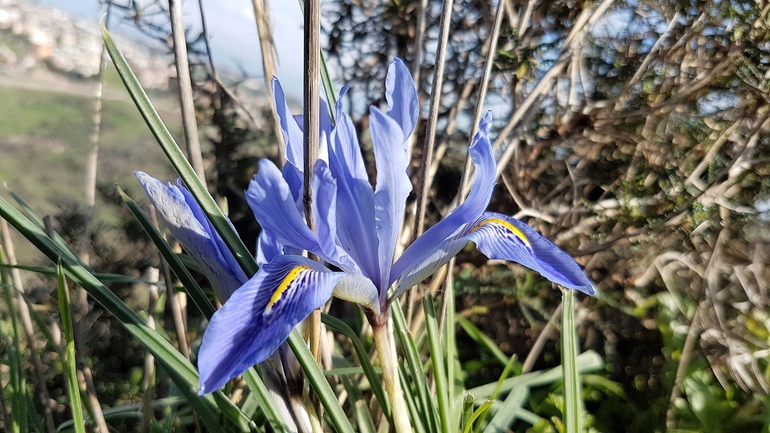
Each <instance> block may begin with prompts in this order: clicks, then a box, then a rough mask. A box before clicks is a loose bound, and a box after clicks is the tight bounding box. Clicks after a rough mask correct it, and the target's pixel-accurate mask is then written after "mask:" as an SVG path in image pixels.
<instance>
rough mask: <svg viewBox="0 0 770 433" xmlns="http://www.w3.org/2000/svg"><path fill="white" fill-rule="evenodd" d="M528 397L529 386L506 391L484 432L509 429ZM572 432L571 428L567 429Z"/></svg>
mask: <svg viewBox="0 0 770 433" xmlns="http://www.w3.org/2000/svg"><path fill="white" fill-rule="evenodd" d="M528 397H529V388H527V387H525V386H522V387H517V388H514V389H513V390H511V392H510V393H508V397H506V398H505V401H504V402H503V404H502V405H501V406H500V407H499V408H498V409H497V413H495V416H494V417H492V420H491V421H489V425H487V428H486V429H484V432H485V433H495V432H501V431H507V430H509V429H510V427H511V424H513V422H514V421H515V420H516V418H517V417H518V416H519V412H520V411H521V409H522V407H523V406H524V404H525V403H526V402H527V398H528ZM567 431H569V432H572V431H573V430H567ZM575 432H577V430H575Z"/></svg>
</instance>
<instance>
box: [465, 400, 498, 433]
mask: <svg viewBox="0 0 770 433" xmlns="http://www.w3.org/2000/svg"><path fill="white" fill-rule="evenodd" d="M494 402H495V401H494V400H487V401H485V402H484V404H482V405H481V406H479V408H478V409H476V411H475V412H473V414H472V415H471V419H469V420H468V423H467V424H466V425H465V429H464V430H463V433H470V431H471V429H472V428H473V423H474V422H476V420H477V419H478V418H479V417H480V416H482V415H484V414H485V413H486V412H487V410H489V408H490V407H492V403H494Z"/></svg>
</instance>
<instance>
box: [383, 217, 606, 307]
mask: <svg viewBox="0 0 770 433" xmlns="http://www.w3.org/2000/svg"><path fill="white" fill-rule="evenodd" d="M469 241H473V242H475V243H476V247H477V248H478V249H479V251H481V252H482V253H484V255H485V256H487V257H489V258H490V259H493V260H508V261H512V262H516V263H519V264H521V265H523V266H526V267H528V268H530V269H532V270H534V271H537V272H539V273H540V275H542V276H544V277H545V278H547V279H549V280H551V281H553V282H554V283H556V284H559V285H562V286H564V287H566V288H568V289H575V290H579V291H581V292H583V293H585V294H587V295H593V294H594V293H595V291H594V288H593V285H592V284H591V281H589V280H588V278H586V276H585V274H583V271H582V270H581V269H580V266H578V264H577V263H575V260H573V259H572V257H570V256H569V255H567V254H566V253H565V252H563V251H562V250H560V249H559V247H557V246H556V245H554V244H552V243H551V241H549V240H548V239H546V238H544V237H543V236H542V235H540V234H539V233H537V232H536V231H535V230H533V229H532V228H531V227H529V226H528V225H527V224H525V223H523V222H521V221H519V220H517V219H515V218H511V217H509V216H507V215H502V214H498V213H493V212H485V213H483V214H482V216H481V217H479V218H478V219H477V220H476V221H474V222H473V223H471V224H467V225H466V226H465V227H464V228H463V229H462V230H461V231H460V232H459V233H455V234H454V235H452V236H450V237H449V238H447V239H445V240H444V241H443V242H440V243H439V245H438V246H437V247H435V248H434V249H432V250H431V251H430V252H429V253H427V254H424V255H423V256H422V257H421V258H420V261H419V262H416V263H415V264H414V265H413V266H410V267H409V268H408V269H407V270H406V271H405V272H404V274H403V275H402V276H401V278H400V279H399V281H398V283H397V284H396V290H395V292H394V293H393V295H392V296H391V297H392V298H396V297H398V296H400V295H401V294H402V293H404V291H406V290H408V289H409V288H410V287H412V286H413V285H415V284H417V283H419V282H420V281H422V280H424V279H425V278H427V277H429V276H430V275H433V273H435V272H436V271H437V270H438V269H439V268H440V267H441V266H443V265H445V264H446V263H447V262H449V260H450V259H451V258H452V257H454V256H455V255H456V254H457V253H458V252H460V250H462V249H463V247H465V245H467V244H468V242H469Z"/></svg>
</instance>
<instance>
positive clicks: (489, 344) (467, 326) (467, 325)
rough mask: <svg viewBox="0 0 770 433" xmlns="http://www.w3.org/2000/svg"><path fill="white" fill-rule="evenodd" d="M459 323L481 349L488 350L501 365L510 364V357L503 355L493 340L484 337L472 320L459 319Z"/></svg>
mask: <svg viewBox="0 0 770 433" xmlns="http://www.w3.org/2000/svg"><path fill="white" fill-rule="evenodd" d="M457 322H458V323H459V324H460V326H461V327H462V328H463V330H464V331H465V333H466V334H468V336H469V337H471V338H472V339H473V341H475V342H476V343H478V344H479V345H480V346H481V347H483V348H485V349H487V350H488V351H489V352H490V353H491V354H492V355H493V356H494V357H495V359H497V360H498V361H500V364H502V365H506V364H508V356H506V355H505V353H503V351H502V350H500V348H499V347H497V344H495V342H494V341H492V339H491V338H489V337H487V336H486V335H484V333H483V332H481V330H480V329H479V328H477V327H476V325H474V324H473V323H471V321H470V320H468V319H466V318H464V317H460V318H458V319H457Z"/></svg>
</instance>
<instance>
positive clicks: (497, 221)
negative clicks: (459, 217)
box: [469, 218, 532, 249]
mask: <svg viewBox="0 0 770 433" xmlns="http://www.w3.org/2000/svg"><path fill="white" fill-rule="evenodd" d="M489 224H496V225H500V226H502V227H503V228H505V229H506V230H508V231H509V232H511V233H512V234H513V235H514V236H516V237H517V238H518V239H520V240H521V241H522V242H524V244H525V245H526V246H527V247H528V248H530V249H531V248H532V245H531V244H530V243H529V239H527V237H526V236H525V235H524V233H522V232H521V230H519V229H517V228H516V227H514V226H513V225H512V224H511V223H509V222H508V221H505V220H503V219H500V218H487V219H483V220H481V221H479V222H478V223H477V224H476V225H475V226H473V228H472V229H471V231H470V232H469V233H473V232H475V231H476V230H478V229H480V228H481V227H483V226H485V225H489Z"/></svg>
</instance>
